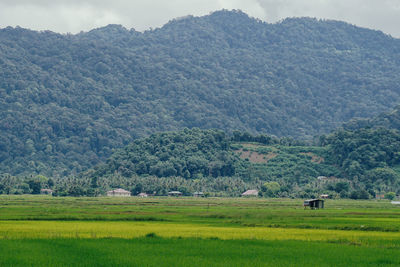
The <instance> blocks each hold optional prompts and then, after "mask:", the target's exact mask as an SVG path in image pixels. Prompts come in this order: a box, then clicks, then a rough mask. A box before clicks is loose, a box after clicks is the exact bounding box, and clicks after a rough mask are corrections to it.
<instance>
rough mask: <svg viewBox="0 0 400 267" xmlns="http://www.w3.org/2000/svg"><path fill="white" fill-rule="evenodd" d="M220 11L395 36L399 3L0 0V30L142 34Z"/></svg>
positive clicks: (363, 0) (346, 0) (399, 34)
mask: <svg viewBox="0 0 400 267" xmlns="http://www.w3.org/2000/svg"><path fill="white" fill-rule="evenodd" d="M222 8H225V9H241V10H243V11H244V12H246V13H248V14H249V15H250V16H253V17H257V18H260V19H262V20H265V21H268V22H276V21H278V20H281V19H283V18H286V17H301V16H310V17H317V18H328V19H337V20H344V21H347V22H350V23H353V24H356V25H359V26H363V27H368V28H373V29H379V30H382V31H384V32H386V33H389V34H392V35H394V36H397V37H400V28H398V26H397V25H400V1H399V0H169V1H166V0H131V1H129V0H113V1H110V0H35V1H32V0H0V27H6V26H16V25H19V26H21V27H25V28H31V29H36V30H45V29H50V30H53V31H56V32H72V33H76V32H79V31H81V30H85V31H87V30H90V29H92V28H96V27H100V26H104V25H107V24H110V23H114V24H122V25H124V26H125V27H127V28H135V29H137V30H140V31H143V30H146V29H148V28H150V27H153V28H154V27H160V26H162V25H163V24H165V23H166V22H167V21H169V20H171V19H173V18H176V17H180V16H185V15H189V14H191V15H196V16H200V15H205V14H208V13H210V12H212V11H215V10H219V9H222Z"/></svg>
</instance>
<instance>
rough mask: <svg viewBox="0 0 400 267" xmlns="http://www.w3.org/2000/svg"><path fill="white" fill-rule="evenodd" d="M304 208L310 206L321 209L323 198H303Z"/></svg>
mask: <svg viewBox="0 0 400 267" xmlns="http://www.w3.org/2000/svg"><path fill="white" fill-rule="evenodd" d="M303 206H304V208H307V207H310V209H312V210H313V209H323V208H324V200H323V199H309V200H305V201H304V203H303Z"/></svg>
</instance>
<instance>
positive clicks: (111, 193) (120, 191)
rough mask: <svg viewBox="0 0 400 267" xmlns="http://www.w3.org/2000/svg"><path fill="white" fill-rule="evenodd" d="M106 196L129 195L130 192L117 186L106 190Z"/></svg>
mask: <svg viewBox="0 0 400 267" xmlns="http://www.w3.org/2000/svg"><path fill="white" fill-rule="evenodd" d="M107 196H108V197H130V196H131V192H129V191H126V190H125V189H122V188H118V189H114V190H111V191H107Z"/></svg>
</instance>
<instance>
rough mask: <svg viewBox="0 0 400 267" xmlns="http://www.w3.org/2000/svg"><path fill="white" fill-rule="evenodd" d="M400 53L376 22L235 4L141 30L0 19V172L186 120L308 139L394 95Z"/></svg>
mask: <svg viewBox="0 0 400 267" xmlns="http://www.w3.org/2000/svg"><path fill="white" fill-rule="evenodd" d="M356 33H357V34H356ZM398 51H400V41H399V40H398V39H394V38H392V37H390V36H388V35H384V34H383V33H381V32H378V31H373V30H367V29H362V28H357V27H355V26H352V25H349V24H345V23H341V22H335V21H321V20H315V19H287V20H284V21H282V22H281V23H277V24H268V23H265V22H262V21H259V20H256V19H253V18H250V17H249V16H248V15H246V14H245V13H243V12H237V11H235V12H232V11H219V12H215V13H213V14H211V15H209V16H204V17H188V18H185V19H179V20H172V21H170V22H169V23H167V24H166V25H164V26H163V27H161V28H157V29H154V30H152V31H146V32H143V33H140V32H136V31H135V30H133V29H131V30H128V29H126V28H124V27H122V26H118V25H110V26H108V27H105V28H100V29H97V30H93V31H90V32H88V33H80V34H76V35H68V34H66V35H62V34H57V33H53V32H50V31H43V32H35V31H30V30H25V29H22V28H15V29H13V28H6V29H2V30H0V67H1V68H0V96H1V100H0V101H1V103H0V104H1V108H0V115H1V116H0V133H1V138H0V146H1V148H2V151H1V152H0V170H1V171H2V172H9V173H12V174H28V173H31V172H33V173H45V174H47V175H56V176H57V175H61V176H62V175H68V174H71V173H72V174H76V173H79V172H81V171H83V170H86V169H87V168H90V167H92V166H93V165H95V164H98V163H100V162H101V161H103V160H104V159H105V158H107V157H108V156H110V155H111V151H112V150H113V149H115V148H119V147H122V146H124V145H126V144H128V143H129V142H131V141H132V140H133V139H135V138H138V137H144V136H148V135H150V134H151V133H154V132H159V131H173V130H179V129H183V128H185V127H188V128H193V127H200V128H204V129H210V128H219V129H222V130H225V131H228V132H231V131H233V130H242V131H249V132H251V133H253V134H257V133H267V134H273V135H276V136H280V137H281V136H293V137H296V138H303V139H311V138H312V137H313V136H314V135H319V134H322V133H328V132H329V131H331V130H333V129H335V128H336V127H338V126H340V125H341V124H342V123H343V122H345V121H348V120H349V119H351V118H354V117H372V116H374V115H376V114H379V113H380V112H382V111H386V110H388V109H390V108H392V107H394V106H395V105H397V104H398V103H399V102H400V78H399V77H398V75H397V74H398V73H399V71H400V63H399V62H400V60H399V56H398Z"/></svg>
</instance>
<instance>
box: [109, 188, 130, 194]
mask: <svg viewBox="0 0 400 267" xmlns="http://www.w3.org/2000/svg"><path fill="white" fill-rule="evenodd" d="M107 193H130V192H129V191H127V190H125V189H122V188H117V189H114V190H111V191H108V192H107Z"/></svg>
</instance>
